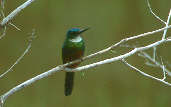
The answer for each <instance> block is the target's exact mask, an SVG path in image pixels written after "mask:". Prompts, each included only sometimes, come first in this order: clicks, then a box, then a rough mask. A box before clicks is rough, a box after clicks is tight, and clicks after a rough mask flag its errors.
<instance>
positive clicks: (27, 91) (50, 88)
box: [0, 0, 171, 107]
mask: <svg viewBox="0 0 171 107" xmlns="http://www.w3.org/2000/svg"><path fill="white" fill-rule="evenodd" d="M25 1H26V0H6V4H5V11H4V12H5V15H8V14H9V13H10V12H11V11H12V10H13V9H15V8H16V7H18V6H19V5H21V4H22V3H24V2H25ZM150 3H151V6H152V8H153V10H154V12H155V13H156V14H157V15H159V16H160V17H161V18H162V19H164V20H167V16H168V13H169V10H170V8H171V0H150ZM12 22H13V23H14V24H15V25H16V26H17V27H19V28H20V29H21V31H17V30H16V29H15V28H13V27H11V26H8V28H7V33H6V36H5V37H4V38H3V39H2V40H0V50H1V54H0V69H1V70H0V73H3V72H4V71H6V70H7V69H8V68H9V66H11V65H12V64H13V63H14V62H15V61H16V59H17V58H18V57H19V56H20V55H21V54H22V53H23V52H24V50H25V49H26V47H27V45H28V37H29V35H30V33H31V32H32V29H36V36H38V37H37V38H36V39H35V40H34V42H33V45H32V48H31V50H30V51H29V53H28V54H27V55H26V56H25V57H24V58H23V59H22V61H21V62H20V63H19V64H18V65H17V66H16V67H15V68H14V69H13V72H10V73H9V74H7V75H6V76H5V77H3V78H2V79H0V95H1V94H3V93H5V92H7V91H8V90H9V89H11V88H12V87H14V86H16V85H18V84H20V83H22V82H23V81H25V80H28V79H30V78H32V77H34V76H36V75H38V74H40V73H43V72H45V71H47V70H49V69H51V68H53V67H55V66H57V65H59V64H62V60H61V46H62V43H63V41H64V38H65V34H66V31H67V30H68V29H70V28H72V27H79V28H85V27H91V30H89V31H87V32H86V33H84V36H83V37H84V39H85V42H86V53H85V55H89V54H91V53H94V52H96V51H98V50H101V49H104V48H107V47H108V46H110V45H112V44H114V43H116V42H118V41H120V40H121V39H123V38H126V37H130V36H133V35H138V34H141V33H144V32H147V31H152V30H155V29H158V28H161V27H164V25H163V24H162V23H161V22H159V21H158V20H156V19H155V18H154V17H153V16H152V15H151V13H150V12H149V9H148V7H147V3H146V0H36V1H35V2H34V3H32V4H31V5H30V6H29V7H27V8H26V9H24V11H22V12H21V13H20V14H19V15H18V16H17V17H15V20H13V21H12ZM161 34H162V33H158V34H155V35H152V36H149V37H145V38H141V39H137V40H133V41H130V42H128V43H127V44H129V45H133V46H135V45H136V46H144V45H147V44H150V43H152V42H154V41H156V40H159V39H160V38H161ZM169 34H171V32H170V31H169V32H168V35H169ZM169 45H171V44H170V43H167V44H163V45H161V46H159V47H158V48H157V54H158V56H162V58H163V60H164V61H165V64H167V62H170V63H171V60H170V59H171V56H170V52H171V51H170V50H171V47H170V46H169ZM129 50H130V49H126V48H116V49H115V50H114V51H115V52H116V53H115V52H114V53H112V52H108V53H106V54H104V55H101V56H97V57H96V58H93V59H90V60H87V61H85V62H83V63H82V64H81V65H85V64H89V63H93V62H96V61H99V60H103V59H105V58H111V57H114V56H117V55H119V54H121V53H122V54H124V53H126V52H128V51H129ZM148 53H150V54H152V50H149V51H148ZM127 60H128V62H129V63H131V64H133V65H135V66H136V67H138V68H139V69H141V70H143V71H145V72H147V73H149V74H152V75H154V76H158V77H161V76H162V72H161V69H159V68H153V67H149V66H146V65H145V62H146V61H145V60H144V59H143V58H140V57H138V56H137V55H134V56H131V57H130V58H128V59H127ZM167 67H169V66H167ZM170 69H171V68H170ZM169 78H171V77H168V79H167V80H168V81H169ZM170 82H171V79H170ZM170 90H171V87H169V86H166V85H164V84H162V83H159V82H157V81H155V80H151V79H149V78H146V77H144V76H142V75H140V74H138V73H136V72H135V71H134V70H132V69H130V68H129V67H127V66H125V65H124V64H123V63H122V62H120V61H118V62H114V63H112V64H106V65H102V66H99V67H96V68H91V69H88V70H85V76H84V77H82V76H81V74H80V73H79V72H78V73H77V74H76V78H75V87H74V91H73V94H72V96H70V97H65V96H64V72H58V73H55V74H53V75H51V76H49V77H47V78H44V79H42V80H40V81H38V82H36V83H34V84H32V85H31V86H29V87H27V88H24V89H22V90H21V91H19V92H17V93H15V94H14V95H12V96H10V97H9V98H8V99H7V100H6V102H5V107H87V106H89V107H171V93H170Z"/></svg>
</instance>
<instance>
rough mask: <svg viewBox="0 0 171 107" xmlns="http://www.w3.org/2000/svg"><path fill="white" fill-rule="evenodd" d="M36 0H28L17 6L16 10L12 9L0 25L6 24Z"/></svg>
mask: <svg viewBox="0 0 171 107" xmlns="http://www.w3.org/2000/svg"><path fill="white" fill-rule="evenodd" d="M34 1H35V0H27V1H26V2H25V3H23V4H22V5H20V6H19V7H17V8H16V9H15V10H14V11H12V12H11V13H10V14H9V15H8V16H7V17H5V18H4V19H3V20H2V21H1V23H0V26H1V27H3V26H5V25H6V24H7V23H8V22H10V21H11V20H12V19H14V17H15V16H16V15H17V14H19V13H20V12H21V11H22V10H23V9H25V8H26V7H27V6H29V5H30V4H31V3H32V2H34Z"/></svg>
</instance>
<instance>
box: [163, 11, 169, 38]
mask: <svg viewBox="0 0 171 107" xmlns="http://www.w3.org/2000/svg"><path fill="white" fill-rule="evenodd" d="M170 17H171V9H170V12H169V16H168V18H167V23H166V27H167V26H168V25H169V21H170ZM166 33H167V29H165V30H164V33H163V37H162V39H165V38H166Z"/></svg>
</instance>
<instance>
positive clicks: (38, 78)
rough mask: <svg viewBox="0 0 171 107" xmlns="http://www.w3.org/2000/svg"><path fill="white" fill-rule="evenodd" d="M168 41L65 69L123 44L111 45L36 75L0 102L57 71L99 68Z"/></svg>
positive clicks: (4, 96)
mask: <svg viewBox="0 0 171 107" xmlns="http://www.w3.org/2000/svg"><path fill="white" fill-rule="evenodd" d="M169 27H171V26H168V27H167V28H169ZM164 29H166V28H162V29H159V30H156V31H152V32H148V33H144V34H141V35H140V36H141V37H142V36H146V35H148V34H154V33H157V32H159V31H163V30H164ZM138 37H139V36H135V37H130V38H131V39H132V38H134V39H135V38H138ZM130 38H127V39H123V40H124V41H127V40H131V39H130ZM121 41H122V40H121ZM169 41H171V39H163V40H160V41H157V42H155V43H153V44H150V45H147V46H145V47H139V48H135V49H133V50H132V51H130V52H128V53H126V54H123V55H120V56H117V57H114V58H110V59H106V60H103V61H99V62H96V63H93V64H89V65H85V66H82V67H78V68H75V69H68V68H66V66H68V65H71V64H74V63H77V62H80V61H83V60H85V59H88V58H91V57H93V56H95V55H98V54H102V53H104V52H106V51H109V50H110V49H112V48H113V47H115V46H118V45H119V44H120V43H123V42H118V43H116V44H114V45H112V46H111V47H109V48H107V49H104V50H102V51H99V52H97V53H94V54H91V55H89V56H86V57H84V58H83V59H79V60H75V61H72V62H69V63H66V64H63V65H59V66H57V67H55V68H52V69H51V70H48V71H46V72H44V73H42V74H39V75H37V76H35V77H33V78H31V79H29V80H27V81H25V82H23V83H21V84H19V85H18V86H16V87H14V88H12V89H10V90H9V91H8V92H6V93H5V94H3V95H2V96H1V100H3V101H1V102H4V101H5V100H6V99H7V98H8V97H9V96H10V95H12V94H14V93H15V92H17V91H19V90H21V89H23V88H24V87H26V86H29V85H30V84H32V83H34V82H36V81H38V80H40V79H42V78H45V77H48V76H49V75H51V74H53V73H55V72H59V71H62V70H66V71H69V72H72V71H75V72H78V71H81V70H85V69H90V68H93V67H97V66H99V65H103V64H107V63H112V62H114V61H119V60H122V59H124V58H127V57H129V56H131V55H133V54H135V53H136V52H139V51H143V50H147V49H149V48H152V47H156V46H158V45H160V44H162V43H164V42H169Z"/></svg>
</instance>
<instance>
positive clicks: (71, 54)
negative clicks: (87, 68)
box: [62, 48, 84, 68]
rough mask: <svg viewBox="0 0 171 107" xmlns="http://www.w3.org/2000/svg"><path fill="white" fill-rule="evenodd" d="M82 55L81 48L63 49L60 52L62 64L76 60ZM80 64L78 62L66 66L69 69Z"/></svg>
mask: <svg viewBox="0 0 171 107" xmlns="http://www.w3.org/2000/svg"><path fill="white" fill-rule="evenodd" d="M83 55H84V50H83V49H82V48H68V49H66V48H64V49H63V50H62V58H63V63H68V62H71V61H74V60H76V59H80V58H81V57H83ZM79 64H80V62H78V63H75V64H72V65H70V66H67V67H69V68H75V67H77V66H78V65H79Z"/></svg>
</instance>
